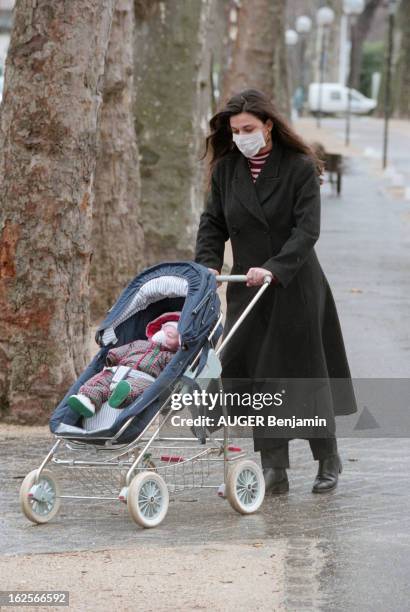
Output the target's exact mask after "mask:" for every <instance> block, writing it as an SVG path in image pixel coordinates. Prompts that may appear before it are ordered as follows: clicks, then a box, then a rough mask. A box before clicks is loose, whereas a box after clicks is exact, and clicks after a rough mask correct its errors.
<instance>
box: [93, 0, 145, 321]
mask: <svg viewBox="0 0 410 612" xmlns="http://www.w3.org/2000/svg"><path fill="white" fill-rule="evenodd" d="M134 30H135V18H134V3H133V0H117V3H116V7H115V12H114V17H113V24H112V28H111V37H110V43H109V47H108V53H107V59H106V66H105V74H104V91H103V104H102V108H101V121H100V129H99V134H98V157H97V167H96V172H95V189H94V193H95V202H94V207H93V231H92V246H93V258H92V264H91V298H92V299H91V304H92V315H93V317H94V318H95V317H97V316H100V315H101V314H102V313H103V312H105V311H106V310H107V308H108V307H109V306H111V305H112V303H113V302H114V301H115V299H116V298H117V297H118V295H119V293H120V291H121V290H122V289H123V288H124V285H125V284H127V283H128V282H129V281H130V279H131V278H132V277H133V276H134V275H135V274H137V273H138V272H140V271H141V269H142V268H143V265H144V234H143V230H142V227H141V223H140V218H141V211H140V206H139V201H140V195H141V185H140V173H139V158H138V147H137V142H136V135H135V127H134V118H133V107H134V104H133V96H134V78H133V70H134V65H133V54H134Z"/></svg>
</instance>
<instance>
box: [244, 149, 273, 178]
mask: <svg viewBox="0 0 410 612" xmlns="http://www.w3.org/2000/svg"><path fill="white" fill-rule="evenodd" d="M269 153H270V151H268V152H267V153H257V154H256V155H254V156H253V157H248V164H249V168H250V171H251V175H252V180H253V182H255V181H256V179H257V178H258V176H259V173H260V171H261V170H262V166H263V164H264V163H265V161H266V159H267V157H268V155H269Z"/></svg>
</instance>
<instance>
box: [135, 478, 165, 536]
mask: <svg viewBox="0 0 410 612" xmlns="http://www.w3.org/2000/svg"><path fill="white" fill-rule="evenodd" d="M168 504H169V493H168V487H167V485H166V483H165V480H164V479H163V478H162V476H160V475H159V474H158V473H156V472H140V473H139V474H137V475H136V476H135V478H133V479H132V482H131V484H130V487H129V490H128V496H127V506H128V511H129V513H130V515H131V518H132V519H133V520H134V521H135V522H136V523H137V524H138V525H141V527H156V526H157V525H159V524H160V523H162V521H163V520H164V518H165V516H166V514H167V512H168Z"/></svg>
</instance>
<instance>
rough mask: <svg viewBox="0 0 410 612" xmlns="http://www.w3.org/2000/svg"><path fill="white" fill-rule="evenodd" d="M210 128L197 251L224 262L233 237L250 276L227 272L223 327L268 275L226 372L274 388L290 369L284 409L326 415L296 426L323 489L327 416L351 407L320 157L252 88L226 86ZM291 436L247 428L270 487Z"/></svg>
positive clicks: (329, 470)
mask: <svg viewBox="0 0 410 612" xmlns="http://www.w3.org/2000/svg"><path fill="white" fill-rule="evenodd" d="M210 128H211V133H210V135H209V136H208V137H207V140H206V151H205V155H206V154H207V152H208V149H209V148H210V149H211V151H212V158H211V163H210V175H209V183H210V185H209V187H210V188H209V194H208V198H207V204H206V208H205V210H204V212H203V213H202V215H201V219H200V223H199V228H198V233H197V240H196V249H195V261H196V262H198V263H201V264H203V265H205V266H207V267H208V268H209V269H210V270H212V272H214V273H215V274H220V270H221V268H222V265H223V257H224V248H225V242H226V241H227V240H228V239H230V240H231V245H232V252H233V267H232V269H231V274H246V277H247V282H246V284H245V283H228V286H227V292H226V299H227V313H226V322H225V328H224V335H226V334H227V333H228V331H229V329H230V328H231V327H232V325H233V323H234V322H235V321H236V320H237V319H238V317H239V315H240V314H241V312H242V311H243V310H244V308H245V307H246V305H247V304H249V302H250V300H251V298H252V296H253V295H254V294H255V293H256V292H257V291H258V289H259V287H260V285H262V284H263V281H264V278H265V276H266V275H269V276H270V277H271V279H272V280H271V283H270V285H269V286H268V288H267V289H266V290H265V292H264V294H263V295H262V297H261V298H260V300H259V301H258V302H257V304H256V305H255V307H254V308H253V310H252V311H251V312H250V314H249V315H248V316H247V317H246V319H245V320H244V322H243V323H242V325H241V326H240V327H239V328H238V330H237V331H236V332H235V334H234V335H233V336H232V338H231V339H230V341H229V342H228V344H227V346H226V347H225V349H224V351H223V352H222V356H221V361H222V380H223V381H231V380H232V379H234V380H235V379H236V380H237V379H245V380H246V381H248V382H249V381H250V384H251V388H252V389H253V390H255V389H256V388H257V389H261V388H263V389H265V386H264V385H263V384H262V387H261V382H260V380H262V381H264V382H265V383H266V379H268V380H270V382H271V383H272V381H273V379H275V380H276V381H280V382H277V386H276V387H271V388H274V389H276V390H278V389H281V387H283V386H284V385H283V381H287V383H288V384H287V386H286V388H285V389H283V388H282V389H281V390H282V391H284V392H285V393H284V395H283V397H285V394H286V393H287V400H288V402H287V403H286V408H285V412H281V413H280V416H283V415H284V414H286V410H287V414H288V416H289V413H290V412H291V413H292V414H293V415H296V416H297V417H298V418H299V417H304V416H305V417H311V416H312V415H314V414H317V413H320V416H321V417H325V418H326V423H327V426H326V427H325V429H323V428H322V429H321V428H316V429H315V428H313V430H303V431H304V432H306V431H309V434H308V435H306V433H305V434H303V433H302V434H301V436H300V437H303V438H307V439H308V440H309V443H310V447H311V450H312V454H313V457H314V459H316V460H318V461H319V467H318V472H317V476H316V478H315V481H314V484H313V488H312V491H313V492H315V493H324V492H328V491H331V490H332V489H334V488H335V487H336V485H337V482H338V475H339V473H340V472H341V470H342V463H341V460H340V457H339V454H338V451H337V443H336V437H335V435H334V430H335V425H334V416H335V415H339V414H351V413H353V412H356V411H357V406H356V401H355V397H354V392H353V387H352V384H351V378H350V371H349V365H348V362H347V358H346V353H345V348H344V343H343V337H342V333H341V329H340V324H339V319H338V315H337V311H336V307H335V303H334V300H333V296H332V292H331V290H330V287H329V285H328V282H327V279H326V277H325V275H324V273H323V270H322V268H321V266H320V263H319V261H318V259H317V256H316V252H315V250H314V244H315V243H316V241H317V239H318V237H319V232H320V175H321V173H322V162H320V161H319V160H318V159H317V158H316V156H315V154H314V153H313V151H312V149H311V148H310V147H309V146H308V145H307V144H306V143H304V142H303V140H302V139H301V138H300V137H299V136H298V135H297V134H296V133H295V132H294V131H293V130H292V128H291V127H290V125H288V123H287V122H286V121H285V120H284V119H283V118H282V117H281V116H280V115H279V113H278V112H277V110H276V108H275V107H274V105H273V104H272V103H271V101H270V100H269V99H268V97H267V96H266V95H264V94H263V93H262V92H260V91H259V90H255V89H247V90H245V91H243V92H241V93H240V94H237V95H234V96H233V97H232V98H231V99H230V100H229V101H228V102H227V104H226V105H225V107H224V108H223V109H222V110H221V111H219V112H218V113H216V114H215V115H214V116H213V117H212V119H211V120H210ZM336 379H337V380H336ZM238 384H239V383H238ZM248 388H249V387H248ZM278 410H279V409H277V411H276V413H275V409H273V408H272V407H270V408H269V411H268V412H269V413H273V414H278ZM296 413H297V414H296ZM265 422H266V421H265ZM275 436H276V437H275ZM278 436H279V437H278ZM293 437H295V431H294V429H291V430H289V431H288V432H287V435H286V436H285V435H282V434H281V433H279V434H278V433H277V431H275V433H272V428H268V427H266V426H265V427H264V428H263V430H260V429H259V430H254V448H255V450H256V451H260V453H261V462H262V467H263V471H264V477H265V483H266V490H267V491H270V492H272V493H283V492H286V491H288V490H289V482H288V477H287V472H286V469H287V468H288V467H289V451H288V444H289V439H291V438H293Z"/></svg>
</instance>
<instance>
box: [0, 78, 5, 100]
mask: <svg viewBox="0 0 410 612" xmlns="http://www.w3.org/2000/svg"><path fill="white" fill-rule="evenodd" d="M3 85H4V76H3V75H2V74H0V102H1V101H2V99H3Z"/></svg>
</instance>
